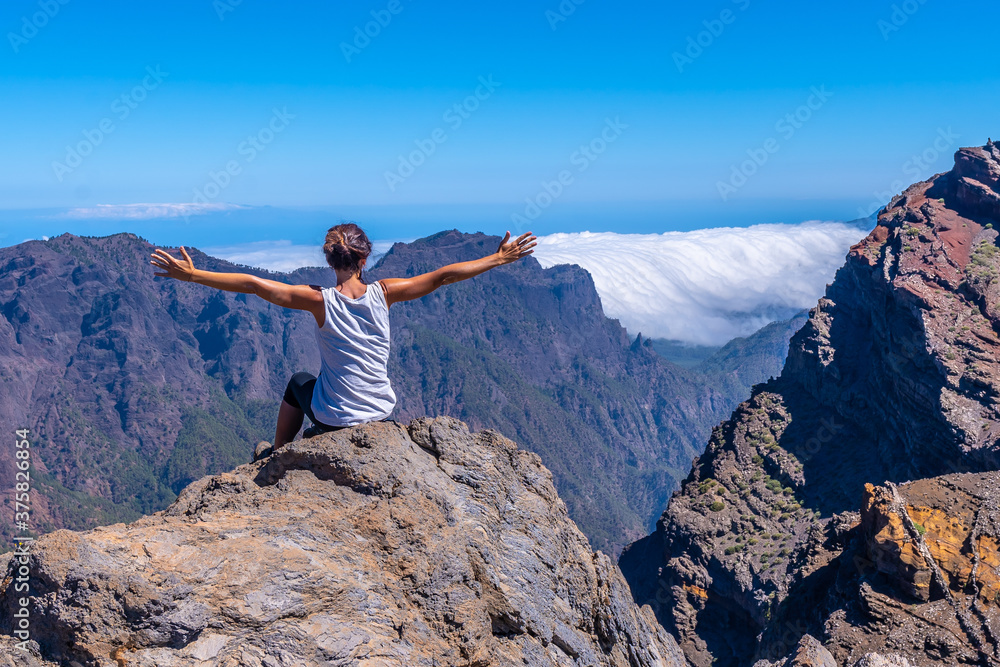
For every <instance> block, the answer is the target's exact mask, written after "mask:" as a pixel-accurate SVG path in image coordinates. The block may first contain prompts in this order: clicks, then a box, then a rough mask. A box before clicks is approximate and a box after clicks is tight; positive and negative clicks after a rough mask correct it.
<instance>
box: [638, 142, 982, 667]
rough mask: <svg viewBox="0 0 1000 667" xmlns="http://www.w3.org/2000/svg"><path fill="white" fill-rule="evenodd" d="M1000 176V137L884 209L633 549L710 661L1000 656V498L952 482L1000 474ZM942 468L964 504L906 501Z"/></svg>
mask: <svg viewBox="0 0 1000 667" xmlns="http://www.w3.org/2000/svg"><path fill="white" fill-rule="evenodd" d="M998 176H1000V150H998V149H997V147H995V146H993V145H992V144H989V145H987V146H986V147H984V148H964V149H962V150H960V151H959V152H958V153H957V155H956V166H955V169H953V170H952V171H951V172H948V173H946V174H941V175H938V176H936V177H934V178H932V179H931V180H929V181H927V182H924V183H919V184H917V185H914V186H912V187H911V188H909V189H908V190H907V191H906V192H904V193H903V194H902V195H900V196H899V197H897V198H895V199H894V200H893V201H892V202H891V204H890V205H889V206H887V207H886V209H885V210H883V211H882V212H881V213H880V215H879V217H878V226H877V227H876V228H875V229H874V230H873V231H872V233H871V234H870V235H869V236H868V237H867V238H866V239H865V240H864V241H862V242H861V243H859V244H858V245H856V246H854V247H853V248H852V249H851V252H850V254H849V256H848V258H847V262H846V264H845V265H844V267H843V268H842V269H841V270H840V271H839V272H838V274H837V277H836V279H835V281H834V282H833V283H832V284H831V285H830V286H829V287H828V289H827V293H826V296H825V297H824V298H823V299H821V300H820V302H819V304H818V306H817V307H816V308H815V309H813V310H812V311H811V313H810V316H809V320H808V322H807V323H806V325H805V326H804V327H803V328H802V329H801V330H800V331H799V332H798V333H797V334H796V335H795V336H794V337H793V338H792V342H791V346H790V351H789V355H788V360H787V362H786V364H785V367H784V369H783V371H782V374H781V376H780V377H779V378H778V379H776V380H774V381H771V382H768V383H766V384H764V385H761V386H758V387H756V388H755V390H754V395H753V396H752V397H751V399H750V400H748V401H746V402H745V403H743V404H742V405H741V406H739V407H738V408H737V409H736V411H735V412H734V413H733V415H732V417H731V418H730V419H729V421H727V422H725V423H724V424H722V425H721V426H720V427H718V428H717V429H716V430H715V432H714V433H713V436H712V438H711V440H710V442H709V445H708V447H707V449H706V451H705V453H704V455H703V456H701V457H700V458H699V459H698V460H696V462H695V465H694V468H693V470H692V472H691V475H690V476H689V477H688V479H687V480H686V481H685V482H684V484H683V485H682V488H681V490H680V491H678V492H677V493H676V494H675V495H674V496H673V498H672V499H671V501H670V504H669V506H668V509H667V511H666V512H665V513H664V515H663V517H662V518H661V519H660V522H659V524H658V527H657V531H656V532H655V533H654V534H653V535H651V536H649V537H648V538H646V539H644V540H642V541H640V542H638V543H636V544H634V545H632V546H631V547H630V548H629V549H628V550H627V551H626V552H625V553H624V554H623V555H622V558H621V560H620V564H621V566H622V569H623V571H624V572H625V574H626V576H627V578H628V579H629V581H630V583H631V585H632V590H633V593H634V595H635V597H636V600H637V601H640V602H644V601H648V602H649V603H650V604H651V605H652V606H653V608H654V609H655V611H656V613H657V615H658V617H659V618H660V620H661V622H662V623H663V624H664V625H665V627H667V628H668V629H670V631H671V632H672V633H674V634H675V636H676V637H677V638H678V640H679V642H680V644H681V646H682V648H683V649H684V651H685V653H686V654H687V656H688V657H689V659H690V660H691V661H692V662H693V663H694V664H696V665H699V666H700V665H705V666H707V665H710V664H712V665H750V664H753V663H754V661H755V660H760V659H764V660H768V661H771V662H772V663H775V664H783V663H781V661H786V662H787V661H790V660H792V659H793V657H794V649H795V647H796V646H798V644H799V642H800V641H801V639H802V638H803V637H804V636H807V635H809V636H812V637H815V638H816V640H818V641H819V642H821V643H822V645H823V646H824V647H825V648H826V649H827V650H829V651H830V653H831V654H832V655H833V657H834V659H835V660H836V661H837V664H839V665H852V664H854V663H856V662H858V661H860V660H868V663H864V664H896V663H894V662H893V661H897V662H899V661H904V662H906V661H909V662H910V663H913V664H919V665H945V664H947V665H953V664H958V663H965V662H968V663H970V664H993V662H991V661H997V660H1000V655H998V653H997V646H998V643H997V641H996V639H995V638H994V631H992V630H990V628H992V627H994V624H995V621H994V620H993V618H994V617H993V614H994V613H995V611H996V607H997V601H996V599H995V589H994V586H995V584H994V582H995V580H996V578H997V571H996V565H995V564H992V563H993V560H994V559H995V545H994V543H993V542H992V540H994V539H995V538H994V537H991V536H992V535H994V534H995V529H994V528H992V527H991V525H990V523H989V522H990V521H992V518H990V519H989V521H986V519H985V518H983V519H982V521H985V523H981V522H980V518H978V517H992V516H993V515H994V513H995V512H996V510H997V499H996V498H995V497H994V496H992V495H991V494H989V493H987V492H986V491H985V489H986V488H987V487H988V484H986V482H985V481H982V480H981V481H982V484H986V486H982V485H980V486H976V485H975V484H973V483H972V482H961V481H959V477H961V475H959V476H958V477H955V475H954V474H957V473H966V474H969V473H981V474H985V472H986V471H992V470H996V469H998V468H1000V444H998V440H1000V336H998V332H1000V314H998V311H997V304H998V303H1000V248H998V246H997V232H996V230H994V229H993V227H994V225H1000V208H997V207H996V201H997V199H998V196H1000V191H998V183H1000V180H998ZM924 479H927V480H931V481H928V482H926V483H927V484H934V485H941V488H949V489H952V490H950V491H948V493H947V494H946V498H948V500H947V502H945V501H941V502H938V503H936V504H935V503H934V502H931V501H930V500H926V499H925V500H916V499H914V500H912V502H909V503H908V502H907V501H906V500H905V499H903V497H904V496H906V494H907V493H914V494H916V495H920V494H925V492H926V493H931V492H930V491H929V490H927V489H924V488H923V487H920V486H912V487H910V486H900V485H905V483H906V482H909V481H911V480H924ZM922 483H923V482H913V484H914V485H919V484H922ZM967 483H968V484H973V486H972V487H968V486H965V487H962V488H963V489H964V490H963V491H961V493H960V492H959V490H958V488H959V487H958V486H954V485H959V486H961V485H962V484H967ZM976 484H980V482H976ZM949 485H952V486H949ZM897 487H898V488H897ZM953 487H954V488H953ZM973 487H975V488H974V489H973ZM904 489H909V490H904ZM928 489H929V487H928ZM896 493H899V494H902V496H901V497H900V498H897V497H896V496H895V495H894V494H896ZM942 493H944V492H943V491H942ZM962 494H965V496H966V499H965V500H962V498H961V497H962ZM931 496H933V493H931ZM972 498H975V500H974V501H973V500H972ZM961 503H965V504H966V505H967V506H968V507H973V506H974V507H975V508H976V509H975V512H973V514H974V516H973V514H969V512H972V510H968V511H966V512H965V513H964V514H963V513H962V512H958V510H957V506H958V505H957V504H961ZM932 530H933V535H934V538H933V540H932V541H931V542H928V541H927V540H926V535H930V534H931V531H932ZM921 531H927V532H926V534H924V533H921ZM917 537H920V538H921V539H917ZM973 571H975V575H973ZM973 581H974V584H973V583H971V582H973ZM959 589H960V590H961V591H964V592H961V593H959V592H956V590H959ZM973 589H974V590H973ZM914 605H916V607H914ZM921 605H930V606H929V607H927V608H922V607H921ZM915 609H916V610H919V615H917V614H914V613H911V611H914V610H915ZM866 654H871V655H870V656H869V657H867V658H866V657H865V655H866ZM879 661H882V662H881V663H880V662H879ZM886 661H888V662H886ZM789 664H791V663H789ZM899 664H903V663H902V662H899Z"/></svg>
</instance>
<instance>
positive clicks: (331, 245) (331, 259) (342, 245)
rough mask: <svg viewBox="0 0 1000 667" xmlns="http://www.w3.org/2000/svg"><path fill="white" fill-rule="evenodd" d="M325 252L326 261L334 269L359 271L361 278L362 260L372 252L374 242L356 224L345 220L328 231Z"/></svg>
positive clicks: (324, 246) (324, 245)
mask: <svg viewBox="0 0 1000 667" xmlns="http://www.w3.org/2000/svg"><path fill="white" fill-rule="evenodd" d="M323 253H324V254H325V255H326V263H327V264H329V265H330V266H331V267H332V268H333V269H339V270H341V271H345V270H346V271H350V272H351V273H357V274H359V275H358V277H359V278H360V277H361V276H360V273H361V261H362V260H365V259H368V256H369V255H370V254H371V253H372V242H371V241H369V240H368V235H367V234H365V233H364V232H363V231H362V230H361V228H360V227H358V226H357V225H356V224H354V223H353V222H345V223H342V224H339V225H336V226H334V227H331V228H330V230H329V231H328V232H327V233H326V243H324V244H323Z"/></svg>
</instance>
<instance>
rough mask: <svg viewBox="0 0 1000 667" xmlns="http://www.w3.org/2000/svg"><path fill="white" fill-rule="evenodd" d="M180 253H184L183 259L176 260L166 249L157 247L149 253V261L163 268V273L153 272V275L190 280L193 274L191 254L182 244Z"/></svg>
mask: <svg viewBox="0 0 1000 667" xmlns="http://www.w3.org/2000/svg"><path fill="white" fill-rule="evenodd" d="M181 254H182V255H184V259H183V260H177V259H175V258H174V257H172V256H171V255H170V253H168V252H167V251H166V250H160V249H159V248H157V249H156V251H155V252H154V253H153V254H151V255H150V257H152V258H153V259H152V260H151V261H150V262H149V263H150V264H152V265H153V266H155V267H157V268H160V269H163V271H164V273H154V274H153V275H154V276H160V277H163V278H174V279H175V280H183V281H184V282H191V278H192V277H193V276H194V262H193V261H191V256H190V255H188V253H187V250H185V249H184V246H181Z"/></svg>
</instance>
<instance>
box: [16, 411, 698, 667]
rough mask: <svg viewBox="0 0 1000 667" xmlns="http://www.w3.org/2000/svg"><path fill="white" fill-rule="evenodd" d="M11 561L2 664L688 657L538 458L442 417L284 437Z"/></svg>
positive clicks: (635, 662) (674, 666) (660, 662)
mask: <svg viewBox="0 0 1000 667" xmlns="http://www.w3.org/2000/svg"><path fill="white" fill-rule="evenodd" d="M3 558H4V559H5V561H6V562H4V563H3V567H2V569H3V571H5V572H7V576H6V578H5V579H4V580H3V584H2V588H0V608H2V617H0V631H2V632H3V633H4V634H9V633H10V631H11V629H12V624H13V622H14V619H13V618H12V614H13V613H14V610H15V608H16V605H17V601H16V597H17V594H16V593H15V591H14V590H13V586H12V585H11V582H12V578H13V577H14V576H15V565H16V564H15V563H14V562H12V556H11V555H10V554H7V555H6V556H4V557H3ZM28 565H29V568H30V571H31V586H32V588H31V595H32V598H31V606H30V618H31V632H32V642H33V643H31V644H30V648H31V649H32V652H30V653H25V652H23V651H19V650H16V649H14V648H13V645H12V643H10V641H9V638H8V639H5V640H4V641H5V642H7V643H6V644H5V645H3V646H2V647H0V648H6V649H8V651H7V652H6V656H5V657H4V658H3V659H2V661H6V663H5V664H9V665H53V664H59V665H83V666H86V667H91V666H93V667H98V666H100V667H104V666H107V667H119V666H124V665H128V666H137V667H138V666H148V667H171V666H174V665H177V666H179V665H220V666H221V665H227V666H233V667H236V666H240V667H250V666H252V667H262V666H266V667H279V666H289V665H330V666H333V665H372V666H375V665H378V666H382V665H406V666H408V667H411V666H419V665H427V666H430V665H481V666H486V665H535V666H545V665H553V666H555V665H579V666H583V665H587V666H593V665H607V666H621V667H625V666H629V667H654V666H663V667H681V666H682V665H685V664H686V662H685V660H684V658H683V655H682V654H681V652H680V650H679V648H678V647H677V644H676V643H675V642H674V640H673V639H672V638H671V637H670V636H669V635H668V634H667V633H666V632H665V631H664V630H663V629H662V628H661V627H660V626H659V625H658V624H657V622H656V620H655V619H654V618H653V616H652V613H651V612H650V610H649V609H645V610H641V609H640V608H639V607H637V606H636V605H635V604H634V603H633V601H632V599H631V596H630V594H629V589H628V586H627V584H626V583H625V580H624V578H623V577H622V575H621V573H620V571H619V570H618V568H617V566H616V565H615V564H614V563H613V562H612V561H611V560H610V559H609V558H608V557H607V556H605V555H604V554H603V553H600V552H594V551H593V550H592V548H591V547H590V545H589V543H588V542H587V539H586V538H585V537H584V535H583V534H582V533H581V532H580V531H579V530H578V529H577V527H576V525H575V524H574V523H573V521H571V520H570V519H569V517H568V515H567V512H566V507H565V505H564V504H563V502H562V501H561V500H560V499H559V497H558V495H557V494H556V491H555V488H554V486H553V482H552V476H551V474H550V473H549V471H548V470H547V469H546V468H545V467H543V466H542V464H541V461H540V459H539V457H538V456H537V455H536V454H533V453H529V452H526V451H522V450H519V449H518V448H517V447H516V445H515V444H514V443H513V442H511V441H510V440H507V439H506V438H504V437H502V436H501V435H500V434H499V433H498V432H496V431H493V430H483V431H479V432H476V433H470V432H469V430H468V428H467V427H466V425H465V424H463V423H462V422H460V421H457V420H455V419H451V418H446V417H441V418H437V419H434V420H429V419H426V418H421V419H415V420H413V421H411V422H410V423H409V424H408V425H406V426H404V425H401V424H399V423H395V422H377V423H370V424H365V425H362V426H358V427H353V428H350V429H345V430H341V431H337V432H333V433H328V434H324V435H321V436H317V437H314V438H309V439H304V440H299V441H295V442H293V443H290V444H289V445H287V446H286V447H284V448H283V449H281V450H280V451H278V452H277V453H275V454H273V455H272V456H270V457H269V458H266V459H264V460H262V461H259V462H257V463H253V464H246V465H242V466H239V467H237V468H236V469H235V470H233V471H232V472H228V473H223V474H219V475H214V476H208V477H204V478H202V479H200V480H198V481H196V482H194V483H192V484H191V485H189V486H188V487H187V488H185V489H184V490H183V491H182V492H181V493H180V495H179V497H178V498H177V500H176V501H175V502H174V503H173V504H171V505H170V506H169V507H168V508H167V509H166V510H164V511H161V512H158V513H156V514H153V515H151V516H147V517H144V518H141V519H139V520H138V521H136V522H134V523H132V524H129V525H125V524H115V525H111V526H106V527H102V528H97V529H94V530H91V531H89V532H71V531H67V530H59V531H56V532H53V533H50V534H48V535H45V536H43V537H42V538H40V539H39V540H38V542H37V543H36V544H35V545H34V546H33V550H32V554H31V556H30V559H29V563H28ZM2 661H0V664H4V663H3V662H2Z"/></svg>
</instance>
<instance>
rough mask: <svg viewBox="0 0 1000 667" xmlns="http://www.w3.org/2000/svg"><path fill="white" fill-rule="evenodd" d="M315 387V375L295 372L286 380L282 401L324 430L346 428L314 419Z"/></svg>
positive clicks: (385, 420)
mask: <svg viewBox="0 0 1000 667" xmlns="http://www.w3.org/2000/svg"><path fill="white" fill-rule="evenodd" d="M315 387H316V376H315V375H312V374H310V373H305V372H302V373H296V374H295V375H293V376H292V379H291V380H289V381H288V386H287V387H285V396H284V401H285V403H288V404H289V405H290V406H292V407H293V408H297V409H299V410H301V411H302V412H304V413H306V416H307V417H309V419H310V420H312V423H313V424H315V425H316V426H318V427H319V428H321V429H323V430H325V431H339V430H340V429H342V428H347V427H346V426H327V425H326V424H324V423H323V422H321V421H319V420H317V419H316V416H315V415H314V414H313V411H312V398H313V389H314V388H315ZM381 421H384V422H387V421H392V420H390V419H388V418H386V419H383V420H381Z"/></svg>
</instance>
